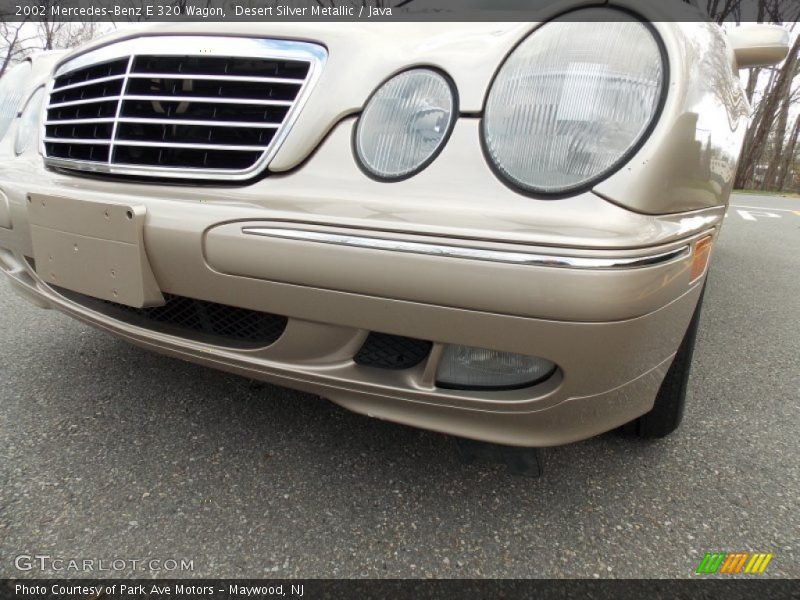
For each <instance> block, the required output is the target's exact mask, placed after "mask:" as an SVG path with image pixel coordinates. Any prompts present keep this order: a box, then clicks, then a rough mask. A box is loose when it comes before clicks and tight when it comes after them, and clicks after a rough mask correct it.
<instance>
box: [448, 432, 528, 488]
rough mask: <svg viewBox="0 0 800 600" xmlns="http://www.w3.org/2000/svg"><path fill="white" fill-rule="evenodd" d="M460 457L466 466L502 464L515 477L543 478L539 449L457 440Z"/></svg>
mask: <svg viewBox="0 0 800 600" xmlns="http://www.w3.org/2000/svg"><path fill="white" fill-rule="evenodd" d="M455 443H456V450H458V457H459V459H460V460H461V462H463V463H464V464H467V465H471V464H474V463H476V462H483V463H502V464H505V465H506V467H508V471H509V472H510V473H511V474H513V475H521V476H524V477H534V478H538V477H541V476H542V473H543V469H542V457H541V452H540V451H539V449H538V448H518V447H516V446H501V445H499V444H489V443H486V442H476V441H474V440H467V439H463V438H457V439H456V440H455Z"/></svg>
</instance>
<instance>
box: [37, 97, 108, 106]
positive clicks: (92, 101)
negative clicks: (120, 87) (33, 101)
mask: <svg viewBox="0 0 800 600" xmlns="http://www.w3.org/2000/svg"><path fill="white" fill-rule="evenodd" d="M119 99H120V96H104V97H103V96H101V97H98V98H86V99H84V100H70V101H69V102H56V103H55V104H48V105H47V108H64V107H66V106H79V105H81V104H100V103H102V102H111V101H115V102H118V101H119Z"/></svg>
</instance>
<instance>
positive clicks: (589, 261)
mask: <svg viewBox="0 0 800 600" xmlns="http://www.w3.org/2000/svg"><path fill="white" fill-rule="evenodd" d="M242 233H243V234H246V235H258V236H263V237H272V238H280V239H285V240H293V241H298V242H316V243H322V244H334V245H337V246H349V247H352V248H365V249H369V250H387V251H390V252H406V253H411V254H424V255H427V256H442V257H446V258H462V259H467V260H482V261H488V262H497V263H507V264H515V265H529V266H540V267H561V268H571V269H620V268H628V269H633V268H641V267H649V266H653V265H657V264H662V263H665V262H669V261H672V260H678V259H683V258H687V257H688V256H690V255H691V253H692V249H691V246H689V245H685V246H681V247H679V248H676V249H674V250H669V251H667V252H659V253H657V254H648V255H645V256H631V257H611V258H600V257H586V256H560V255H551V254H534V253H529V252H513V251H508V250H487V249H483V248H470V247H466V246H451V245H445V244H429V243H425V242H410V241H403V240H392V239H386V238H378V237H367V236H356V235H348V234H340V233H326V232H321V231H308V230H299V229H284V228H280V227H243V228H242Z"/></svg>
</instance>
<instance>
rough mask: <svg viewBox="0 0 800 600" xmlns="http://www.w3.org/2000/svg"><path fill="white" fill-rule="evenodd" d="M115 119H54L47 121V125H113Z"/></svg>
mask: <svg viewBox="0 0 800 600" xmlns="http://www.w3.org/2000/svg"><path fill="white" fill-rule="evenodd" d="M113 122H114V117H104V118H98V119H54V120H52V121H45V122H44V124H45V125H82V124H85V123H113Z"/></svg>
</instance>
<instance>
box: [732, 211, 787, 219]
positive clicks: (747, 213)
mask: <svg viewBox="0 0 800 600" xmlns="http://www.w3.org/2000/svg"><path fill="white" fill-rule="evenodd" d="M736 212H738V213H739V216H740V217H742V218H743V219H744V220H745V221H758V219H757V218H756V217H762V218H769V219H780V218H781V216H780V215H776V214H775V213H770V212H765V211H763V210H737V211H736Z"/></svg>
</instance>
